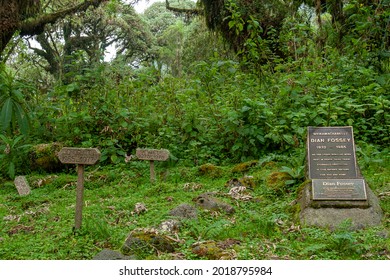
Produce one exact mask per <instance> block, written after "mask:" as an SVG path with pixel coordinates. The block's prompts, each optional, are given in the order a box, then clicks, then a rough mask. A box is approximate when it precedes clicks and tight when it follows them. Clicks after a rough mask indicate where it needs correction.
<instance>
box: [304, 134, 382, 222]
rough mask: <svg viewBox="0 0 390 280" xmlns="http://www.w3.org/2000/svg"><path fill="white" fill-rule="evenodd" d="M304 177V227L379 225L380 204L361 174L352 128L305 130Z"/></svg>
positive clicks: (380, 216)
mask: <svg viewBox="0 0 390 280" xmlns="http://www.w3.org/2000/svg"><path fill="white" fill-rule="evenodd" d="M307 163H308V166H307V177H308V179H309V180H310V182H309V183H308V184H307V185H306V186H305V187H304V189H303V190H302V192H301V193H300V198H299V201H300V207H301V209H300V210H301V212H300V219H301V222H302V223H303V224H305V225H309V226H311V225H315V226H323V227H330V228H335V227H337V225H338V224H340V223H342V222H343V221H345V220H347V219H349V220H350V221H351V222H352V226H353V227H354V228H363V227H366V226H374V225H378V224H380V222H381V218H382V210H381V208H380V206H379V201H378V199H377V198H376V197H375V195H374V194H373V192H372V191H371V190H370V188H369V187H368V185H367V183H366V181H365V180H364V178H363V176H362V175H361V174H360V170H359V167H358V165H357V163H356V156H355V143H354V139H353V130H352V127H350V126H346V127H308V135H307Z"/></svg>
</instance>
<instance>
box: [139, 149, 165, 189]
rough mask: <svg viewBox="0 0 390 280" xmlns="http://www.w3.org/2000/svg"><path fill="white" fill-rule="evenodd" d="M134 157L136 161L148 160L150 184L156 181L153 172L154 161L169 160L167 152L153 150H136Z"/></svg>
mask: <svg viewBox="0 0 390 280" xmlns="http://www.w3.org/2000/svg"><path fill="white" fill-rule="evenodd" d="M135 155H136V156H137V158H138V159H141V160H149V163H150V182H152V183H154V182H155V181H156V175H155V172H154V161H155V160H158V161H166V160H167V159H168V158H169V151H168V150H154V149H137V150H136V153H135Z"/></svg>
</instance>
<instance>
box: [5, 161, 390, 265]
mask: <svg viewBox="0 0 390 280" xmlns="http://www.w3.org/2000/svg"><path fill="white" fill-rule="evenodd" d="M381 164H382V163H381ZM381 164H379V163H370V164H369V165H367V166H366V167H367V169H365V170H363V171H364V175H365V177H366V179H367V181H368V182H369V183H370V186H371V188H372V189H373V191H374V192H375V193H376V194H377V195H378V197H379V198H380V202H381V207H382V209H383V211H384V218H383V223H382V225H381V226H379V227H372V228H368V229H364V230H358V231H350V230H348V221H346V222H345V224H343V225H342V226H340V228H338V229H336V230H334V231H330V230H329V229H322V228H316V227H304V226H302V225H300V224H299V220H298V219H297V213H296V212H297V210H296V209H297V207H296V206H295V205H296V204H295V202H296V198H297V189H298V188H299V185H300V184H302V180H303V179H302V178H300V177H299V176H295V178H292V177H291V178H292V179H294V180H287V181H286V182H287V183H286V184H284V185H282V186H281V185H279V187H278V188H273V187H272V184H271V183H270V182H269V180H270V179H269V178H272V177H271V176H270V174H271V173H273V172H279V171H280V170H286V168H283V167H282V166H283V165H282V163H280V162H277V161H268V162H258V163H257V164H255V163H254V162H251V163H250V164H248V166H243V165H241V166H224V167H217V166H212V165H208V166H203V167H185V166H174V167H165V166H164V165H163V164H161V163H157V164H156V173H157V180H156V182H155V183H154V184H152V183H151V182H150V181H149V165H148V163H147V162H136V161H133V162H130V163H128V164H126V165H125V164H118V165H116V166H115V167H113V166H105V167H101V166H91V167H88V168H87V170H86V172H85V178H86V181H85V192H84V208H83V224H82V227H81V229H80V230H78V231H77V232H74V231H73V226H74V215H75V213H74V211H75V200H76V198H75V196H76V195H75V188H76V186H75V185H76V182H77V176H76V172H75V171H74V170H70V171H69V172H68V173H60V174H51V175H47V174H46V175H42V174H30V175H28V176H27V179H28V181H29V182H30V186H31V188H32V192H31V194H30V195H27V196H19V195H18V193H17V192H16V189H15V187H14V185H13V182H9V181H8V182H3V183H2V186H1V187H0V217H1V220H0V223H1V228H0V246H1V250H0V259H19V260H20V259H39V260H46V259H61V260H63V259H92V258H93V256H94V255H96V254H97V253H98V252H100V251H101V250H102V249H104V248H108V249H112V250H118V251H120V250H121V247H122V245H123V243H124V241H125V239H126V237H127V236H128V235H129V233H130V232H132V231H133V230H135V229H140V228H153V227H158V225H159V224H160V223H161V222H163V221H165V220H167V219H169V218H170V217H169V212H170V210H172V209H173V208H174V207H176V206H178V205H180V204H183V203H186V204H190V205H194V206H196V205H195V204H194V201H193V200H194V198H196V197H197V196H198V195H199V194H203V193H208V192H214V193H217V194H219V199H221V200H222V201H224V202H225V203H228V204H230V205H231V206H233V207H234V209H235V212H234V213H233V214H232V213H225V212H223V211H214V212H213V211H209V210H204V209H202V208H198V210H199V212H198V219H196V220H189V221H186V222H184V223H183V224H182V225H181V227H180V229H179V230H178V232H176V233H175V234H173V235H172V236H171V238H172V239H174V240H175V241H176V242H177V244H178V246H177V247H176V249H175V252H174V253H172V252H171V253H164V252H157V253H156V252H150V254H146V255H145V256H144V258H146V259H173V258H178V257H179V256H180V258H181V259H202V258H207V256H199V255H197V254H195V253H194V250H193V244H195V243H197V242H198V243H199V242H202V241H211V240H212V241H215V242H225V243H226V242H230V243H231V244H233V246H231V247H230V249H229V252H230V258H234V259H243V260H252V259H389V258H390V249H389V228H390V223H389V213H390V196H389V191H390V186H389V183H388V182H389V181H390V180H389V179H390V174H389V170H388V169H387V168H385V167H383V166H382V167H379V166H380V165H381ZM290 171H291V170H290ZM290 173H292V172H290ZM292 174H293V173H292ZM245 175H246V176H249V177H244V178H247V179H248V180H250V183H249V185H250V186H249V187H248V188H247V196H246V197H241V198H243V199H240V197H236V198H233V197H232V196H229V195H228V192H229V188H228V187H227V184H228V182H229V181H230V180H232V179H233V178H243V176H245ZM293 175H294V174H293ZM291 178H290V179H291ZM244 198H245V199H244ZM137 203H142V204H143V205H144V206H145V207H146V209H147V210H146V211H136V209H135V205H136V204H137Z"/></svg>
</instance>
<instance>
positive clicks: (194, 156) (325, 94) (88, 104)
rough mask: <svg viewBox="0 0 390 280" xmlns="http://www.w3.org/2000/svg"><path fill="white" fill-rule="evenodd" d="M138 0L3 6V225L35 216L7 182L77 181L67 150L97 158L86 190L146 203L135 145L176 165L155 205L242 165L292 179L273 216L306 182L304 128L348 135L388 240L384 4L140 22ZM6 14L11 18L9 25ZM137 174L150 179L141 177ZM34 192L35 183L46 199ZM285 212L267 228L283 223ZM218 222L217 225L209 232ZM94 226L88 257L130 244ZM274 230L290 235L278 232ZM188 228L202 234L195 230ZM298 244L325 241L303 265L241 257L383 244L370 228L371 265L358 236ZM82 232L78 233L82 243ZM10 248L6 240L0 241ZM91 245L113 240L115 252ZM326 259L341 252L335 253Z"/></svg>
mask: <svg viewBox="0 0 390 280" xmlns="http://www.w3.org/2000/svg"><path fill="white" fill-rule="evenodd" d="M22 2H23V3H24V4H21V3H22ZM129 2H131V3H133V4H129ZM135 2H138V1H122V0H107V1H81V0H62V1H51V0H41V1H17V0H8V1H6V0H0V3H1V4H2V5H1V7H0V18H3V19H7V20H8V21H4V20H2V19H0V32H1V34H0V36H1V43H0V50H1V52H0V122H1V127H0V189H2V191H1V192H2V194H3V195H4V196H3V197H4V200H2V201H0V203H1V204H0V206H1V208H0V211H1V213H2V214H4V215H7V214H9V213H10V212H9V211H8V210H9V209H10V207H11V206H9V205H11V204H14V203H16V205H18V203H20V204H21V205H22V206H21V207H22V208H23V207H24V206H23V205H25V204H29V203H32V204H33V205H35V206H36V204H35V203H34V202H33V199H32V198H26V201H24V200H23V199H24V198H17V195H16V194H14V192H15V189H14V187H12V186H10V182H12V180H13V179H14V178H15V176H17V175H28V176H30V177H29V178H30V179H31V180H32V181H34V180H35V182H38V181H39V180H43V179H42V178H49V177H50V176H52V175H50V174H57V175H59V176H60V178H62V179H60V180H59V181H58V180H57V181H56V182H54V183H52V184H50V183H49V188H50V189H52V190H54V189H57V190H59V191H64V190H66V188H65V187H64V185H67V183H69V179H64V178H68V177H67V176H69V174H72V172H73V171H74V170H72V169H71V168H70V167H69V166H64V165H62V164H60V163H59V162H58V160H57V158H56V157H55V156H53V155H55V152H58V149H60V148H61V147H65V146H66V147H86V148H89V147H94V148H98V149H99V150H100V152H101V159H100V162H99V168H101V170H103V171H101V170H100V171H96V170H95V169H94V168H96V167H91V168H92V169H91V170H95V171H96V172H98V173H99V172H101V173H99V174H100V175H99V176H100V177H99V176H98V175H96V174H95V175H96V176H97V177H96V178H97V179H96V182H92V183H91V184H92V187H91V189H92V190H94V189H95V188H97V187H98V186H102V185H105V184H111V183H110V182H114V183H112V184H118V185H121V184H123V181H122V180H120V179H123V178H127V179H128V180H129V181H132V182H135V183H134V184H136V185H137V187H136V189H138V191H139V193H140V194H141V193H142V194H144V191H145V190H142V191H141V189H140V188H141V187H140V185H142V184H143V183H142V182H144V183H145V184H148V180H147V179H148V167H147V165H142V164H143V163H140V162H136V161H134V160H133V159H131V158H132V155H134V154H135V150H136V148H153V149H168V150H169V151H170V159H169V161H168V162H166V163H162V164H161V165H158V166H157V168H158V169H159V168H160V170H165V169H169V168H172V170H174V171H171V176H172V177H169V178H171V179H169V178H168V179H167V180H168V181H167V182H168V183H167V182H165V183H164V182H163V179H162V178H163V175H161V176H160V177H159V182H160V183H161V184H162V185H160V186H159V185H157V186H153V187H152V188H153V189H154V190H155V191H156V192H157V193H159V192H161V188H162V189H164V188H168V190H167V189H166V191H167V192H168V193H169V192H170V191H173V188H174V187H173V186H170V185H169V186H167V185H166V184H169V182H170V181H169V180H172V181H173V182H174V184H176V185H177V184H178V182H181V183H186V182H184V181H183V182H182V181H180V180H196V176H198V175H199V174H198V173H197V172H198V171H199V170H200V172H201V175H202V176H203V175H204V176H206V179H204V178H203V177H202V178H203V179H199V180H206V182H203V184H204V185H207V184H212V183H210V181H207V180H210V178H211V179H216V178H217V179H219V180H220V182H219V183H221V182H222V181H226V180H227V179H229V178H230V177H231V176H233V175H232V174H227V173H226V172H224V170H231V169H230V167H231V166H234V165H236V164H239V163H248V162H256V164H257V165H256V166H255V167H254V168H255V169H256V168H260V169H261V168H263V167H264V166H265V164H267V163H270V162H275V166H274V168H276V169H277V170H278V171H283V172H285V173H288V174H289V176H290V177H289V180H288V181H287V182H286V184H285V186H283V188H285V191H282V192H280V188H281V187H278V188H277V190H275V189H273V190H271V191H270V190H267V191H265V192H264V193H263V192H260V193H261V195H263V196H264V197H268V198H267V199H268V200H267V201H273V202H275V201H274V199H276V200H277V201H279V200H280V199H286V197H288V198H287V200H286V201H285V202H281V204H278V203H277V202H275V204H273V205H274V207H276V209H277V210H278V211H279V210H280V211H282V212H283V211H287V210H286V209H285V207H287V206H286V205H287V204H288V203H290V202H291V200H293V198H292V197H293V195H294V194H295V191H296V189H297V188H298V187H299V185H300V184H301V183H302V182H303V181H304V166H305V147H306V134H307V127H308V126H352V127H353V130H354V137H355V142H356V146H357V151H356V153H357V157H358V161H359V165H360V168H361V169H362V172H363V174H364V175H365V176H367V177H368V180H369V181H370V183H372V184H373V185H374V186H372V188H373V189H374V192H376V193H377V194H379V193H381V194H382V200H381V203H382V208H383V209H384V212H385V218H384V220H385V222H384V227H385V231H387V232H388V226H389V214H388V213H389V212H388V211H389V210H390V208H389V207H390V206H389V204H390V200H389V191H390V185H389V179H390V174H389V165H390V157H389V152H390V149H389V148H390V145H389V144H390V114H389V113H390V98H389V96H390V1H389V0H373V1H366V0H351V1H334V0H329V1H319V0H308V1H304V0H288V1H281V0H266V1H259V0H253V1H248V0H217V1H212V0H199V1H197V2H194V1H189V0H178V1H173V0H171V1H164V2H161V3H158V2H157V3H154V4H152V5H151V6H150V7H149V8H147V9H146V10H145V11H144V12H143V13H142V14H138V13H136V12H135V10H134V8H133V6H132V5H134V3H135ZM7 5H8V6H7ZM7 8H8V10H7ZM11 8H12V9H11ZM13 9H16V10H17V11H18V14H17V17H16V16H15V17H11V16H10V15H9V14H8V12H9V11H15V10H13ZM7 11H8V12H7ZM11 18H12V20H15V23H14V24H13V25H12V26H11V23H12V20H11ZM7 24H8V25H7ZM46 155H49V156H46ZM50 155H51V156H50ZM145 164H146V163H145ZM200 166H202V167H203V169H202V168H200V169H199V170H198V168H199V167H200ZM269 166H270V165H269V164H268V165H266V169H267V168H270V167H269ZM214 169H215V170H217V171H216V172H217V174H218V175H215V173H214V172H215V170H214ZM126 170H127V171H126ZM140 170H141V171H140ZM183 170H187V171H186V172H187V173H185V174H187V175H183V172H184V171H183ZM188 170H191V171H188ZM193 170H197V171H196V172H195V173H196V174H198V175H194V174H193V173H191V172H193ZM205 170H206V171H205ZM245 170H246V172H248V170H249V169H245ZM267 170H268V169H267ZM126 172H130V173H129V174H128V173H126ZM258 172H260V171H258ZM264 172H265V171H264ZM365 172H366V173H365ZM190 173H191V175H189V174H190ZM244 173H245V172H244ZM244 173H243V174H244ZM249 173H250V172H249ZM124 174H125V175H124ZM140 174H143V175H142V176H141V175H140ZM210 174H211V175H210ZM233 174H234V172H233ZM245 174H246V173H245ZM261 174H262V175H261ZM260 175H261V176H264V177H265V176H266V174H265V173H264V174H263V173H261V172H260V173H258V176H260ZM48 176H49V177H48ZM61 176H65V177H61ZM140 176H141V177H142V178H144V179H145V181H142V182H141V181H139V180H141V179H140V178H139V177H140ZM210 176H211V177H210ZM235 176H236V175H235ZM103 177H104V179H102V178H103ZM119 177H120V178H119ZM39 178H41V179H39ZM50 178H52V177H50ZM255 179H256V180H257V181H256V184H259V185H262V184H263V185H264V184H266V180H265V179H264V180H263V179H260V178H257V177H256V176H255ZM91 180H93V179H91ZM160 183H159V184H160ZM61 184H62V185H61ZM129 184H131V183H129ZM221 184H222V185H223V183H221ZM41 185H42V184H38V185H37V184H36V185H35V187H36V189H37V193H41V194H43V193H42V192H43V191H42V188H40V186H41ZM259 188H260V187H259ZM102 195H105V194H102ZM259 195H260V194H259ZM146 196H147V195H146ZM34 197H35V198H36V199H37V200H38V201H40V202H42V203H46V202H43V201H42V198H41V197H40V196H38V195H35V196H34ZM72 197H73V196H71V198H70V199H72ZM7 199H8V200H7ZM140 199H141V197H140ZM289 199H290V200H289ZM10 201H11V202H12V203H11V202H10ZM64 203H65V202H64ZM121 203H122V204H123V203H125V202H124V201H120V202H119V204H121ZM283 203H285V204H286V205H285V204H283ZM282 204H283V205H284V206H281V208H278V206H277V205H279V206H280V205H282ZM267 205H268V204H267ZM263 206H264V205H263ZM12 207H14V206H12ZM129 207H130V206H129ZM7 209H8V210H7ZM24 210H25V208H24ZM274 210H275V209H273V208H270V209H268V210H267V211H269V212H268V214H269V213H274V212H273V211H274ZM14 211H17V210H15V209H14ZM248 211H249V210H248ZM11 212H12V211H11ZM40 214H42V213H40ZM100 214H101V215H102V216H101V217H100V218H101V219H102V220H104V218H103V212H102V213H100ZM100 214H99V215H100ZM268 214H267V215H268ZM69 215H70V216H71V215H72V213H70V214H69ZM150 215H152V214H150ZM269 215H273V214H269ZM286 215H287V214H286ZM291 215H292V216H291V217H289V218H288V217H287V216H283V215H282V216H278V217H277V219H276V218H275V217H274V218H275V219H276V220H278V221H280V219H284V218H286V220H289V219H291V220H292V219H293V218H292V217H293V214H291ZM53 219H54V218H53ZM254 219H255V218H254ZM275 219H273V220H272V221H274V220H275ZM1 222H2V223H5V222H4V221H3V220H2V221H1ZM12 222H14V223H16V224H17V222H16V221H11V223H12ZM70 223H71V222H70ZM224 223H228V222H227V220H226V219H225V220H222V222H219V224H217V225H215V224H214V225H215V228H217V229H218V227H222V226H223V224H224ZM254 223H255V224H256V225H257V226H260V227H262V228H263V229H264V230H263V232H262V233H260V234H263V235H265V236H266V237H269V238H270V240H271V237H272V234H270V233H269V232H270V231H272V230H273V229H274V227H277V226H278V225H277V224H276V225H274V224H272V223H271V222H269V223H268V222H267V221H260V220H256V219H255V220H254ZM103 224H104V223H98V225H97V226H96V225H91V224H90V225H89V226H90V227H89V229H91V227H92V228H93V231H97V232H99V234H100V235H98V236H94V237H93V238H92V240H93V241H91V242H92V243H91V244H94V245H90V246H89V245H88V246H89V247H88V248H86V249H88V250H90V251H91V254H92V253H93V252H96V251H97V247H98V248H102V247H111V248H116V246H118V244H119V241H118V240H122V239H123V234H124V233H120V234H119V233H115V234H116V237H115V238H116V239H115V238H113V239H112V240H114V241H112V240H111V241H107V240H108V239H109V238H108V237H107V235H108V233H107V231H109V229H107V228H104V226H103ZM12 226H15V224H14V225H10V227H11V228H12ZM203 226H204V227H205V228H204V232H203V235H202V233H201V232H197V233H196V234H197V235H199V236H202V237H204V238H205V237H206V236H207V234H209V235H211V233H212V232H213V231H212V230H211V231H210V232H209V231H207V227H208V226H209V224H207V225H206V223H205V224H204V225H203ZM102 227H103V228H102ZM283 227H286V228H284V230H286V231H288V230H287V225H286V224H283ZM188 228H189V229H190V230H193V231H195V228H194V225H189V227H188ZM243 230H244V231H245V230H248V231H250V230H249V229H243ZM28 231H29V230H25V231H24V232H25V233H26V232H27V233H28ZM236 231H237V232H238V231H240V230H239V229H236ZM379 231H380V232H382V231H383V228H381V229H380V230H379ZM87 232H88V227H87ZM281 232H283V230H282V231H279V233H278V234H282V233H281ZM291 232H292V234H297V232H298V230H296V229H295V228H292V230H291ZM126 233H127V232H126ZM3 234H4V236H5V235H7V233H6V231H5V230H4V231H3ZM115 234H114V235H115ZM193 234H195V233H193ZM218 234H220V235H221V236H222V235H223V233H222V232H219V233H218ZM218 234H216V235H215V236H212V237H213V238H217V237H216V236H218ZM306 234H307V236H311V237H307V238H308V239H309V241H310V238H312V240H311V241H310V242H313V244H314V243H315V242H317V241H318V240H316V239H315V238H314V237H313V236H315V235H317V236H319V235H321V238H322V240H323V242H324V244H321V243H320V244H318V246H317V247H315V246H314V245H311V246H312V247H310V248H311V249H310V248H309V249H307V252H306V251H305V252H306V253H295V252H298V251H300V250H301V249H302V248H301V247H300V246H301V245H297V247H296V248H293V250H296V251H294V252H290V253H288V250H287V249H282V251H281V253H280V254H279V253H275V252H273V254H271V253H270V254H268V255H267V254H264V255H260V256H259V255H256V254H255V253H253V252H252V251H250V250H249V249H248V250H249V251H245V254H243V255H240V256H239V258H270V257H271V255H275V254H276V255H278V254H279V257H281V256H285V255H286V254H291V258H310V256H311V255H313V252H314V251H316V252H317V250H319V251H321V250H323V252H324V253H323V254H321V253H317V255H316V256H317V258H338V257H341V258H360V256H362V255H364V254H365V256H366V258H386V256H387V258H388V257H389V249H388V241H383V242H384V243H381V244H379V245H378V244H376V243H375V242H377V241H375V242H374V241H372V235H373V234H374V233H372V232H369V233H365V234H366V235H365V236H366V237H367V240H371V241H372V242H374V243H375V244H376V245H373V246H374V247H375V246H377V247H375V249H373V250H374V251H375V250H376V251H375V252H376V253H374V255H375V256H373V255H370V254H369V253H368V251H369V250H370V249H372V248H370V249H367V248H363V247H359V248H358V247H354V244H355V241H356V240H358V239H359V237H357V236H355V235H353V234H352V233H345V232H344V231H343V232H342V233H340V232H339V233H335V234H334V235H332V236H330V237H325V236H326V234H325V233H324V232H320V231H318V232H315V230H314V229H313V230H312V232H310V230H308V231H307V232H306ZM337 234H339V235H337ZM343 234H344V235H343ZM348 234H349V235H348ZM8 235H10V234H9V231H8ZM86 236H88V233H85V232H84V233H83V234H82V235H81V237H80V238H81V239H83V240H84V239H85V240H87V239H88V237H86ZM199 236H198V237H199ZM221 236H220V237H221ZM249 237H250V234H249ZM249 237H248V238H249ZM366 237H365V238H366ZM7 238H8V237H7ZM7 238H6V237H0V245H1V243H2V242H6V240H7ZM59 238H64V237H63V236H62V237H61V236H60V237H59ZM96 238H97V239H99V238H100V239H102V240H106V239H107V240H106V241H107V242H108V244H109V245H107V242H106V243H104V244H105V245H102V244H103V243H102V242H101V243H99V242H100V241H101V240H100V241H99V242H97V241H96ZM221 238H222V237H221ZM313 238H314V239H313ZM327 238H330V239H327ZM332 238H333V239H332ZM337 238H339V239H337ZM343 238H344V239H343ZM345 238H346V239H345ZM81 239H80V240H81ZM61 240H62V239H61ZM85 240H84V241H85ZM334 240H336V241H334ZM365 240H366V239H365ZM84 241H83V242H84ZM371 241H367V242H371ZM80 242H81V241H80ZM85 242H86V244H87V243H88V242H89V241H85ZM110 242H111V243H110ZM302 242H303V241H302ZM326 242H328V243H326ZM332 242H333V243H332ZM337 242H340V243H337ZM343 242H344V243H343ZM378 242H380V241H378ZM96 244H98V245H96ZM270 244H271V243H270ZM302 244H303V243H302ZM329 244H330V245H329ZM332 244H333V245H332ZM383 244H385V245H383ZM86 246H87V245H86ZM182 246H184V245H182ZM264 246H265V247H264V248H266V247H267V246H268V245H264ZM270 246H271V245H270ZM302 246H303V245H302ZM321 246H322V247H321ZM332 246H333V247H332ZM367 246H368V245H367ZM271 247H272V246H271ZM271 247H270V248H271ZM267 248H268V247H267ZM330 248H331V249H330ZM335 248H336V249H335ZM346 248H347V249H348V250H345V249H346ZM52 249H53V248H51V249H50V250H52ZM268 249H269V248H268ZM268 249H267V250H268ZM53 250H54V249H53ZM53 250H52V251H53ZM183 250H184V249H183ZM264 250H265V249H264ZM269 250H271V249H269ZM332 250H339V251H337V252H342V251H344V253H343V254H342V255H341V256H340V255H338V257H337V253H334V251H332ZM52 251H50V252H52ZM363 251H364V252H365V253H364V252H363ZM7 252H8V253H4V255H0V258H18V257H17V256H15V255H13V254H12V253H11V252H12V248H11V247H9V248H8V251H7ZM53 252H54V251H53ZM379 252H381V253H379ZM83 256H84V257H86V258H88V257H90V256H91V255H88V254H86V253H85V252H83V253H82V254H80V255H78V254H77V253H72V254H70V255H66V253H64V252H63V251H61V254H60V255H59V258H82V257H83ZM34 257H35V258H50V256H47V255H46V256H42V255H36V256H33V258H34ZM22 258H28V257H27V256H24V255H23V254H22Z"/></svg>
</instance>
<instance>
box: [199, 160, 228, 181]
mask: <svg viewBox="0 0 390 280" xmlns="http://www.w3.org/2000/svg"><path fill="white" fill-rule="evenodd" d="M198 170H199V173H200V174H201V175H205V176H209V177H211V178H218V177H221V176H222V175H223V170H222V168H221V167H219V166H216V165H214V164H211V163H206V164H203V165H201V166H199V169H198Z"/></svg>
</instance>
